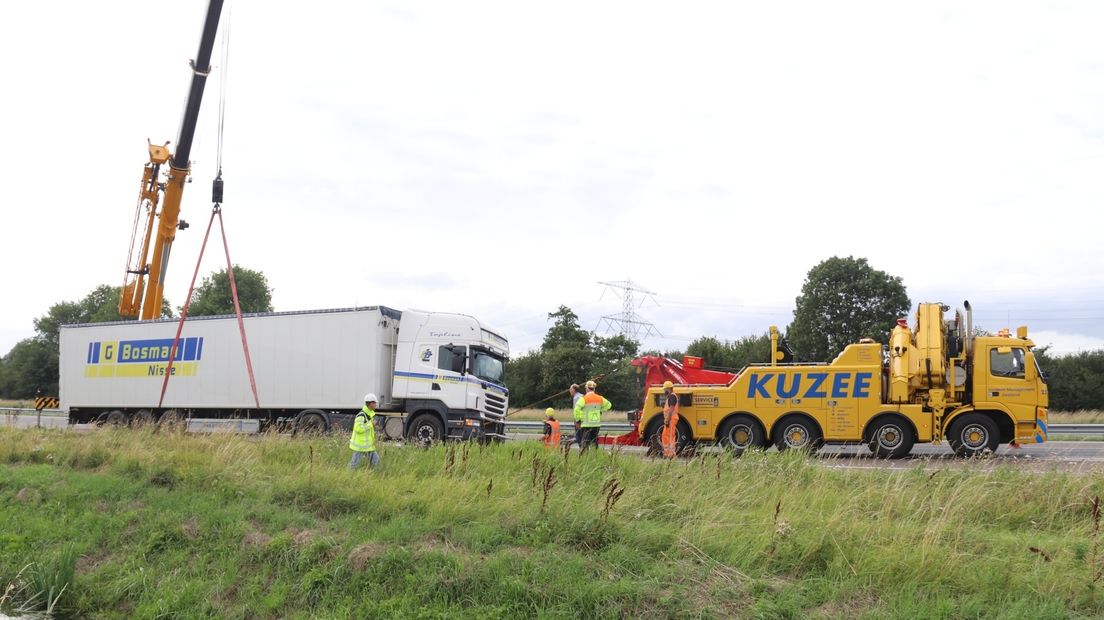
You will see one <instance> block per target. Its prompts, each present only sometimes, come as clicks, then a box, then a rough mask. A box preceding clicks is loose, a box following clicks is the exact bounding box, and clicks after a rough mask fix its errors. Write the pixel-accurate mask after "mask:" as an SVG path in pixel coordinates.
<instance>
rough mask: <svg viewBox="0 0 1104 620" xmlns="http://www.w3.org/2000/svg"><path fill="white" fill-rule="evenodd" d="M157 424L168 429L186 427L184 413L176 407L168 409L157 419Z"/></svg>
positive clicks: (173, 429)
mask: <svg viewBox="0 0 1104 620" xmlns="http://www.w3.org/2000/svg"><path fill="white" fill-rule="evenodd" d="M157 426H158V427H159V428H161V429H164V430H167V431H175V430H182V429H184V427H185V420H184V414H182V413H180V412H179V411H177V410H176V409H166V410H165V411H162V412H161V417H160V418H158V419H157Z"/></svg>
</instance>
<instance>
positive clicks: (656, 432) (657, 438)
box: [644, 416, 697, 456]
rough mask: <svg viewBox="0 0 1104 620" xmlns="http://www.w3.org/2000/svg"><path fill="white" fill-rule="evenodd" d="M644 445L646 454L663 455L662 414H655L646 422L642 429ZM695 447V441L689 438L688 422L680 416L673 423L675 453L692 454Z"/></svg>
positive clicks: (681, 454) (680, 454)
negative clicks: (646, 448)
mask: <svg viewBox="0 0 1104 620" xmlns="http://www.w3.org/2000/svg"><path fill="white" fill-rule="evenodd" d="M644 439H645V445H647V446H648V452H647V456H662V455H663V416H656V417H654V418H652V420H651V421H650V422H648V426H647V427H646V429H645V431H644ZM696 448H697V442H695V441H694V440H692V439H691V438H690V423H689V422H687V421H686V418H682V417H680V419H679V421H678V424H676V425H675V454H676V455H679V456H692V455H693V453H694V451H695V449H696Z"/></svg>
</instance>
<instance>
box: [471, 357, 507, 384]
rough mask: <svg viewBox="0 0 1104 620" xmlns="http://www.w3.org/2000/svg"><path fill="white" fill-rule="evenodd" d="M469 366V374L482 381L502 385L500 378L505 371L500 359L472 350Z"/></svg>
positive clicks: (502, 361) (503, 361) (503, 363)
mask: <svg viewBox="0 0 1104 620" xmlns="http://www.w3.org/2000/svg"><path fill="white" fill-rule="evenodd" d="M471 365H472V367H471V373H472V374H473V375H475V376H477V377H479V378H480V379H483V380H484V381H494V382H495V383H499V384H501V383H502V376H503V374H504V371H505V370H506V363H505V360H503V359H502V358H501V357H498V356H495V355H491V354H490V353H488V352H486V351H480V350H479V349H474V348H473V349H472V362H471Z"/></svg>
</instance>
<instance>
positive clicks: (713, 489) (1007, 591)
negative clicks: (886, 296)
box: [0, 429, 1104, 619]
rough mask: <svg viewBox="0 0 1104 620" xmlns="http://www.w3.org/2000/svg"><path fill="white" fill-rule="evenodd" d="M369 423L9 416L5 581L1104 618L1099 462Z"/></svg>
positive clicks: (185, 590)
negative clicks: (452, 433) (390, 435)
mask: <svg viewBox="0 0 1104 620" xmlns="http://www.w3.org/2000/svg"><path fill="white" fill-rule="evenodd" d="M346 441H347V440H346V439H345V438H344V437H331V438H321V439H292V438H288V437H280V436H272V437H263V438H259V439H249V438H246V437H240V436H193V435H174V434H154V433H151V432H148V431H127V430H107V429H105V430H101V431H97V432H94V433H89V434H76V433H71V432H57V431H42V430H21V431H13V430H5V431H0V596H3V594H4V592H5V589H6V588H7V587H8V585H9V584H12V585H14V586H15V587H14V588H13V589H12V590H10V591H9V593H8V599H9V600H8V605H9V608H10V606H11V605H13V603H14V604H15V605H19V604H21V603H23V602H25V601H26V599H27V597H28V596H30V595H31V593H32V590H35V588H36V586H34V585H33V584H32V583H31V582H32V581H33V580H31V579H29V577H28V575H30V574H32V573H35V572H36V571H37V572H38V573H45V574H47V576H49V575H53V574H54V573H55V572H57V571H61V572H64V570H65V569H66V568H67V565H68V567H71V568H72V570H73V573H74V576H73V577H72V579H71V580H70V581H69V583H68V585H67V586H65V589H64V591H63V593H62V596H61V597H60V599H59V600H58V606H59V607H61V608H63V609H67V610H68V613H69V614H70V615H72V616H76V617H128V618H129V617H154V616H177V617H201V616H204V617H208V616H217V617H229V618H235V617H334V618H336V617H342V618H344V617H405V616H418V617H435V616H446V615H447V616H449V617H472V618H486V617H538V616H539V617H564V618H576V617H619V616H621V615H622V614H624V615H628V616H639V617H656V618H659V617H662V618H667V617H717V618H729V617H737V618H739V617H748V618H751V617H756V618H800V617H814V618H816V617H820V618H838V617H845V616H846V617H854V618H879V619H881V618H964V617H968V618H984V617H989V618H1031V619H1038V618H1071V617H1084V618H1089V617H1099V616H1100V615H1101V614H1102V613H1104V593H1101V592H1098V591H1097V587H1100V586H1104V580H1101V579H1100V571H1101V570H1102V562H1101V557H1100V555H1101V554H1104V544H1100V543H1101V542H1104V541H1101V540H1100V538H1101V534H1099V533H1098V531H1097V529H1096V525H1095V524H1094V521H1093V517H1092V508H1091V498H1093V497H1095V496H1098V495H1101V494H1104V480H1101V479H1100V478H1099V477H1097V476H1088V475H1084V476H1078V475H1065V474H1031V473H1022V472H1019V471H1016V470H1011V469H997V470H995V471H986V470H982V469H981V468H980V467H978V468H975V467H971V466H970V465H969V464H967V466H966V467H962V468H955V469H946V470H941V471H935V472H933V471H931V470H928V471H925V470H924V469H922V467H920V466H918V467H917V468H916V469H914V470H909V471H855V470H850V471H849V470H837V469H829V468H825V467H822V466H820V465H817V464H816V463H814V462H811V461H809V460H807V459H805V458H804V457H802V456H801V455H800V454H793V453H788V454H775V453H768V454H751V455H748V456H747V457H745V458H743V459H738V460H731V459H729V458H727V457H721V456H712V455H710V456H706V457H702V458H699V459H696V460H693V461H675V462H666V461H656V460H648V459H644V458H640V457H638V456H635V455H628V454H614V453H596V452H594V453H590V454H587V455H583V456H582V457H580V455H579V454H578V453H577V452H571V453H569V454H568V456H567V457H566V460H565V457H564V455H563V453H561V452H554V451H546V450H544V449H542V447H541V446H539V445H538V444H537V443H536V442H524V443H508V444H504V445H499V446H490V447H485V448H482V449H481V448H480V447H479V446H477V445H452V446H448V447H436V448H433V449H430V450H419V449H415V448H401V449H399V448H393V447H391V446H385V447H384V448H383V454H382V456H383V465H382V467H381V468H379V469H377V470H373V471H357V472H349V471H346V470H345V464H346V462H347V458H348V456H349V453H348V449H347V448H346ZM927 465H929V466H931V465H932V464H931V463H927ZM65 553H69V554H71V557H75V558H76V559H75V562H74V560H73V559H69V560H65V559H64V558H61V559H59V556H60V555H64V554H65ZM28 565H31V567H30V568H26V567H28ZM21 571H22V573H21ZM58 581H59V580H58V579H54V580H53V585H54V587H55V591H56V590H57V587H56V586H57V583H58ZM1094 582H1095V585H1094ZM38 587H42V586H38ZM41 599H42V597H40V600H41Z"/></svg>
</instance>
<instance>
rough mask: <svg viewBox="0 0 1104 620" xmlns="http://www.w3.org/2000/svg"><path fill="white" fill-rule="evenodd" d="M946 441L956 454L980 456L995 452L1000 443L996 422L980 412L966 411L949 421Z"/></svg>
mask: <svg viewBox="0 0 1104 620" xmlns="http://www.w3.org/2000/svg"><path fill="white" fill-rule="evenodd" d="M947 443H949V444H951V449H952V450H954V452H955V454H957V455H958V456H980V455H982V454H985V453H986V452H990V453H992V452H996V451H997V446H998V445H1000V431H999V430H998V429H997V423H996V422H994V421H993V420H992V419H991V418H990V417H989V416H986V415H983V414H980V413H967V414H965V415H962V416H960V417H958V418H955V421H954V422H952V423H951V427H950V429H948V431H947Z"/></svg>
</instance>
